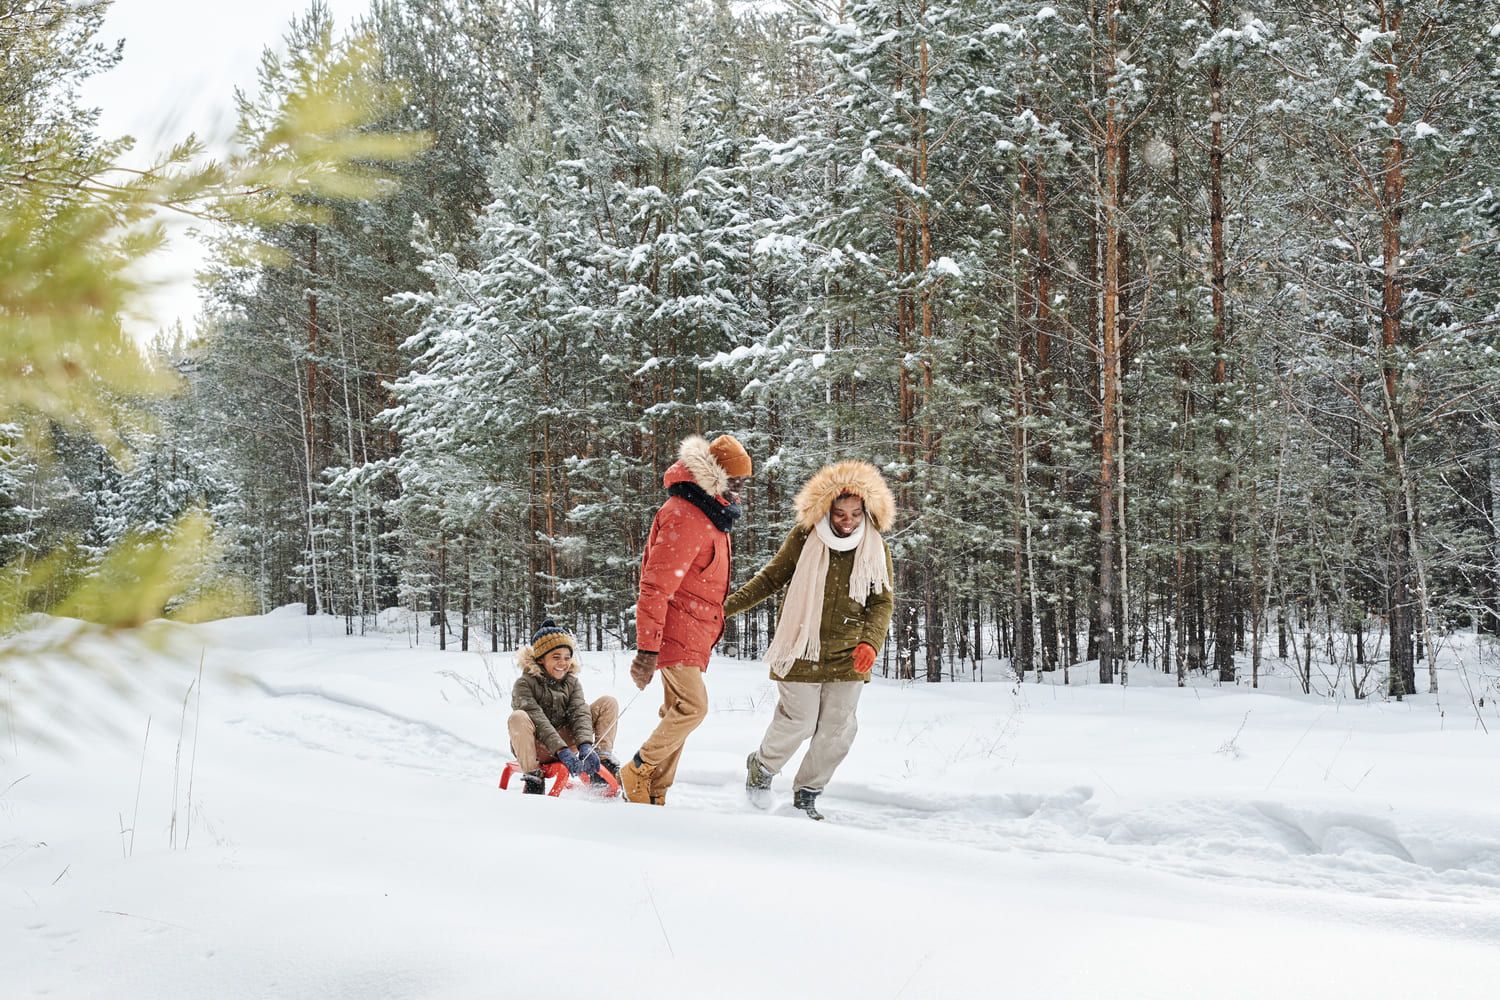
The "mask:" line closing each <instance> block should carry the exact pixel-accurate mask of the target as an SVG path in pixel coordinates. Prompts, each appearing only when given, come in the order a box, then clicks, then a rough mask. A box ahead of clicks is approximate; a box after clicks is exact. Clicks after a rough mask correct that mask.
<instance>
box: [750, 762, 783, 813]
mask: <svg viewBox="0 0 1500 1000" xmlns="http://www.w3.org/2000/svg"><path fill="white" fill-rule="evenodd" d="M774 777H776V774H775V772H773V771H771V770H770V769H769V768H767V767H766V765H764V764H762V763H761V762H760V755H759V754H757V753H755V752H754V751H753V750H752V751H751V752H750V756H748V757H746V758H745V794H746V795H748V796H750V801H751V802H753V803H755V804H756V805H758V806H763V805H765V803H766V799H767V798H769V795H768V794H767V793H768V792H770V790H771V779H772V778H774Z"/></svg>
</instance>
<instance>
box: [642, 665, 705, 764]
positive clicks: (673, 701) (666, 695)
mask: <svg viewBox="0 0 1500 1000" xmlns="http://www.w3.org/2000/svg"><path fill="white" fill-rule="evenodd" d="M656 673H657V675H658V676H659V677H661V690H662V706H661V711H660V712H658V713H657V714H658V715H660V716H661V721H660V722H658V723H657V724H656V729H655V731H653V732H652V733H651V735H650V736H648V737H646V742H645V743H642V744H641V749H640V751H639V753H640V757H641V762H642V763H644V764H649V765H651V766H652V767H654V768H655V769H656V770H655V772H654V773H653V774H652V776H651V791H652V792H653V793H654V794H660V793H662V792H665V791H666V790H667V789H668V788H671V787H672V781H673V779H675V778H676V777H677V762H678V760H679V759H681V757H682V746H683V744H684V743H686V742H687V738H688V736H690V735H691V734H692V732H693V730H694V729H697V728H698V724H699V723H701V722H702V721H703V720H704V718H706V717H707V716H708V688H707V687H706V686H705V685H704V683H703V671H702V670H699V669H698V668H697V667H662V668H661V669H660V670H658V671H657V672H656Z"/></svg>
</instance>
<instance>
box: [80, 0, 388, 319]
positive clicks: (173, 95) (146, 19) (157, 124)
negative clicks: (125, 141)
mask: <svg viewBox="0 0 1500 1000" xmlns="http://www.w3.org/2000/svg"><path fill="white" fill-rule="evenodd" d="M327 5H328V8H329V9H330V10H331V11H332V12H333V15H334V18H335V19H336V20H337V21H338V22H339V23H341V24H348V23H350V22H352V21H353V20H354V19H355V18H356V17H358V16H359V15H361V14H363V13H364V12H365V11H366V10H367V9H368V7H369V0H327ZM307 6H308V3H307V2H306V0H253V2H249V3H245V2H241V0H229V2H224V0H115V3H114V4H113V6H112V7H111V8H110V10H109V13H108V15H107V16H106V18H105V21H104V31H103V33H102V40H105V41H111V42H112V41H114V40H115V39H121V38H123V39H124V40H125V57H124V59H123V60H122V61H121V63H120V65H118V66H116V67H115V68H114V69H113V70H111V71H110V72H108V73H105V74H103V75H102V76H98V77H95V78H94V79H92V80H90V81H88V82H87V84H86V85H85V87H84V91H83V97H84V100H85V101H86V102H87V103H89V104H92V105H95V106H97V107H98V108H99V109H100V112H101V117H100V131H101V132H102V134H103V135H104V136H106V137H114V136H118V135H133V136H135V137H136V139H137V140H138V143H137V146H136V152H135V154H133V157H132V159H133V162H132V164H131V165H136V163H139V162H144V161H146V160H148V159H150V158H151V157H152V155H154V154H156V153H158V152H160V151H162V150H164V149H166V148H168V147H169V146H171V144H172V143H173V142H174V141H176V140H179V139H181V138H182V137H183V136H184V135H186V134H187V133H189V132H195V133H197V134H198V135H199V136H200V137H202V138H203V139H205V140H206V141H209V142H210V144H211V145H212V144H213V143H215V142H218V143H219V144H220V148H222V142H223V140H224V138H225V137H227V136H228V134H229V132H230V130H231V129H232V127H233V123H234V89H235V88H236V87H241V88H244V89H247V90H248V89H251V88H252V87H253V86H254V84H255V68H256V65H257V64H258V62H259V61H260V54H261V52H262V50H264V49H265V48H267V47H277V48H279V47H280V45H281V36H282V34H283V33H284V31H285V28H286V25H287V24H288V22H290V20H291V19H292V18H293V17H294V16H296V15H297V14H300V13H301V12H303V11H304V10H306V8H307ZM202 256H203V255H202V250H201V248H200V247H199V246H198V245H197V244H196V243H195V242H194V241H193V240H192V239H191V238H190V237H189V236H188V235H187V234H186V233H185V232H182V231H181V230H180V228H174V230H173V232H172V234H171V244H170V246H169V248H168V249H167V251H166V252H165V253H164V254H162V255H161V258H160V259H159V260H158V261H156V262H155V263H153V265H152V266H151V270H150V277H151V279H152V280H153V281H156V282H160V286H159V288H158V289H157V290H156V291H155V292H154V293H153V294H152V296H151V297H150V299H149V301H148V302H147V303H146V310H147V312H148V314H149V315H148V316H144V317H136V318H131V319H130V320H128V321H127V322H128V326H129V328H130V330H131V332H132V333H134V334H136V335H137V336H140V337H150V336H151V335H153V334H154V333H155V332H156V330H157V329H158V328H159V327H164V326H169V325H171V323H172V322H173V321H174V320H176V319H181V320H182V321H183V322H184V324H187V323H190V322H191V320H192V318H193V317H194V316H195V315H196V314H197V311H198V300H197V292H196V291H195V289H194V287H193V271H194V270H195V269H196V268H197V266H198V265H199V263H200V262H201V261H202Z"/></svg>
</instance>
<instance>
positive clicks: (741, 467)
mask: <svg viewBox="0 0 1500 1000" xmlns="http://www.w3.org/2000/svg"><path fill="white" fill-rule="evenodd" d="M708 450H709V451H710V452H711V453H712V454H713V456H714V461H715V462H718V463H719V468H721V469H723V470H724V472H725V474H727V475H728V476H729V477H730V478H731V479H734V478H737V477H739V476H748V475H750V453H749V452H747V451H746V450H745V446H744V445H742V444H740V443H739V441H738V440H736V439H735V436H734V435H733V434H720V435H719V436H718V437H716V438H714V440H713V443H712V444H710V445H709V446H708Z"/></svg>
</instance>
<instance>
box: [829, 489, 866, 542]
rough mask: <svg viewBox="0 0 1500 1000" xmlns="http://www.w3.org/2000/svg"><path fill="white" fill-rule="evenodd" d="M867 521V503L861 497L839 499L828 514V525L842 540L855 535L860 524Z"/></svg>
mask: <svg viewBox="0 0 1500 1000" xmlns="http://www.w3.org/2000/svg"><path fill="white" fill-rule="evenodd" d="M864 519H865V502H864V500H863V499H861V498H860V497H852V496H850V497H839V498H838V499H837V500H835V501H834V502H833V508H832V509H831V510H829V512H828V523H829V525H830V526H832V528H833V533H834V534H835V535H838V536H839V537H840V538H848V537H849V536H850V535H852V534H854V531H855V529H856V528H858V527H859V523H860V522H861V521H863V520H864Z"/></svg>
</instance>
